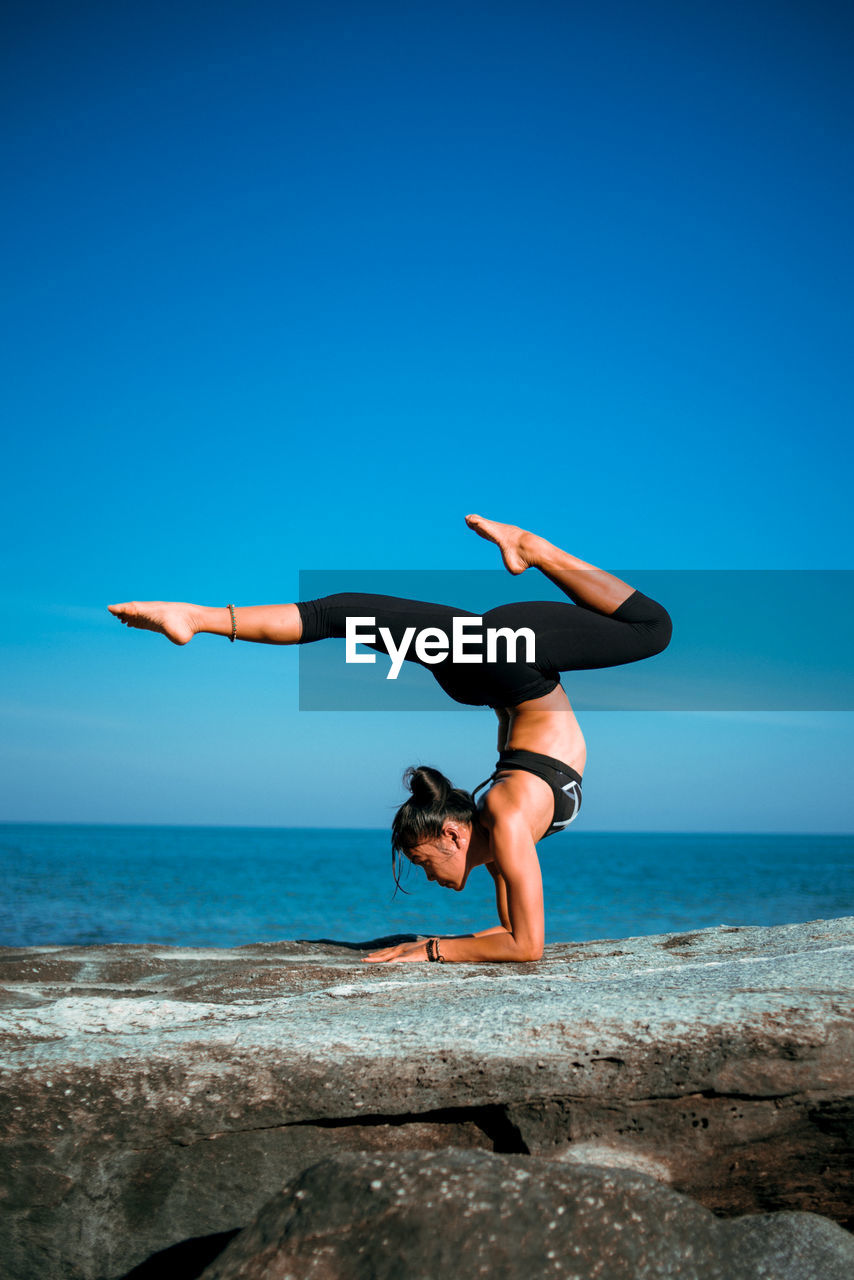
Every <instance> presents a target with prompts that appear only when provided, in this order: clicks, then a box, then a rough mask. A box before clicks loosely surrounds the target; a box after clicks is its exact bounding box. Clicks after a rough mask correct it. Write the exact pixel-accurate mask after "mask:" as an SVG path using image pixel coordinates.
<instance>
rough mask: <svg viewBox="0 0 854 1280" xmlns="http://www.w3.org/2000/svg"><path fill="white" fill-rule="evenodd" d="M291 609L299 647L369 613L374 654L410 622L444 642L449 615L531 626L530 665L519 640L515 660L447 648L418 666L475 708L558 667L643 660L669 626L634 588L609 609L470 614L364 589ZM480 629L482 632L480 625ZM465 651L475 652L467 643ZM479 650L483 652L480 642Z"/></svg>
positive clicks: (499, 700)
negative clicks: (463, 659)
mask: <svg viewBox="0 0 854 1280" xmlns="http://www.w3.org/2000/svg"><path fill="white" fill-rule="evenodd" d="M297 608H298V609H299V612H300V618H301V619H302V636H301V638H300V644H310V643H312V642H313V641H315V640H325V639H327V638H329V637H332V636H337V637H341V636H343V635H344V634H345V622H346V619H347V618H348V617H371V618H373V619H374V620H375V626H374V631H375V634H376V636H377V642H376V644H371V645H369V646H368V647H369V648H371V649H376V650H378V651H379V652H380V653H387V652H388V650H387V648H386V646H385V645H384V644H383V643H382V640H381V638H380V635H379V628H380V627H385V628H386V629H387V630H388V632H389V633H390V635H391V636H392V638H393V641H394V644H395V646H398V645H399V644H400V643H401V639H402V637H403V633H404V631H405V630H406V628H407V627H415V629H416V632H418V631H421V630H423V629H424V628H425V627H438V628H440V629H441V630H442V631H444V632H445V634H446V635H447V636H448V638H449V639H450V637H451V630H452V619H453V618H482V619H483V627H484V629H485V628H488V627H510V628H511V629H512V630H514V631H515V630H517V629H518V628H520V627H528V628H530V629H531V630H532V631H533V632H534V636H535V649H536V660H535V661H534V662H533V663H527V662H524V661H522V656H524V654H525V645H524V642H523V641H522V640H520V641H519V643H518V653H519V654H520V660H519V661H516V662H510V661H507V659H506V658H498V659H497V660H496V661H494V662H486V661H484V662H481V663H464V664H463V663H454V662H453V660H452V657H451V654H450V653H449V654H448V655H447V657H445V658H444V659H443V660H442V661H441V662H438V663H430V664H427V663H421V664H420V665H422V666H427V667H428V670H429V671H431V672H432V674H433V675H434V676H435V678H436V680H438V682H439V684H440V685H441V686H442V688H443V689H444V690H445V692H446V693H447V694H448V696H449V697H451V698H453V699H454V701H455V702H463V703H466V704H467V705H469V706H480V707H482V706H490V707H515V706H517V705H518V704H519V703H520V702H527V701H528V700H529V699H530V698H542V697H544V696H545V695H546V694H547V693H551V691H552V690H553V689H554V688H556V687H557V685H558V684H560V679H559V673H560V672H561V671H589V670H592V669H593V668H596V667H618V666H621V665H622V664H623V663H626V662H639V661H640V659H641V658H649V657H651V656H652V655H653V654H655V653H661V651H662V649H666V648H667V645H668V644H669V643H670V634H671V630H672V624H671V622H670V616H669V614H668V613H667V611H666V609H664V608H662V606H661V605H660V604H657V603H656V601H655V600H651V599H650V598H649V596H645V595H643V594H642V593H641V592H640V591H634V592H632V594H631V595H630V596H629V597H628V599H627V600H624V601H623V603H622V604H621V605H620V607H619V608H618V609H617V610H616V611H615V612H614V613H611V614H605V613H599V612H598V611H597V610H596V609H593V608H591V607H590V606H589V605H583V604H577V605H576V604H570V603H569V602H568V601H567V602H565V603H564V602H563V601H559V600H533V601H528V602H524V603H521V602H520V603H516V604H502V605H499V606H498V607H497V608H496V609H489V610H488V611H487V612H486V613H484V614H475V613H469V612H468V611H467V610H466V609H455V608H453V607H452V606H451V605H445V604H427V603H425V602H424V601H422V600H402V599H400V598H399V597H397V596H378V595H369V594H365V593H362V592H345V593H342V594H340V595H333V596H322V597H321V598H320V599H319V600H304V601H300V602H299V603H298V605H297ZM360 629H361V630H367V628H366V627H362V628H360ZM472 634H475V635H476V634H477V633H476V632H473V633H472ZM482 634H483V635H484V636H485V630H484V632H483V633H482ZM467 651H468V652H469V653H474V652H477V651H478V650H477V649H475V648H473V647H472V648H469V649H468V650H467ZM481 652H482V653H483V655H484V657H485V646H484V647H483V649H482V650H481ZM498 652H499V653H506V649H505V647H504V641H503V640H499V642H498ZM406 660H407V661H409V662H420V659H419V658H418V657H417V656H416V654H415V646H414V643H412V644H410V646H409V649H408V651H407V655H406Z"/></svg>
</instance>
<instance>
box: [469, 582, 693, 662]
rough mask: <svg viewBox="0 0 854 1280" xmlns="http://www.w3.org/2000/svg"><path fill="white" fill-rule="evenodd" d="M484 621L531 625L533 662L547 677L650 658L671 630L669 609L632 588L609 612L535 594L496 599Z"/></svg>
mask: <svg viewBox="0 0 854 1280" xmlns="http://www.w3.org/2000/svg"><path fill="white" fill-rule="evenodd" d="M483 621H484V625H486V626H489V627H509V628H510V629H511V630H513V631H516V630H518V629H519V628H520V627H529V628H530V629H531V630H532V631H533V632H534V648H535V655H536V656H535V659H534V662H533V663H532V664H531V665H532V666H534V667H535V668H536V670H537V671H540V672H542V674H543V675H546V676H548V677H553V676H554V675H555V674H556V673H557V672H559V671H592V670H594V669H596V668H598V667H618V666H622V665H623V663H626V662H639V661H640V660H641V659H642V658H651V657H652V656H653V655H654V654H656V653H661V651H662V650H663V649H666V648H667V645H668V644H669V643H670V635H671V631H672V624H671V621H670V616H669V614H668V613H667V610H666V609H664V608H663V607H662V606H661V605H660V604H658V602H657V601H656V600H651V599H650V598H649V596H645V595H644V594H643V593H642V592H640V591H633V592H632V594H631V595H630V596H629V598H628V599H627V600H625V601H624V602H623V604H621V605H620V606H619V607H618V608H617V609H616V610H615V611H614V612H613V613H612V614H604V613H598V612H596V610H594V609H588V608H584V607H581V608H579V606H577V605H573V604H563V603H561V601H560V600H535V601H531V602H526V603H523V602H519V603H513V604H504V605H499V607H498V608H497V609H490V610H489V612H488V613H485V614H484V615H483Z"/></svg>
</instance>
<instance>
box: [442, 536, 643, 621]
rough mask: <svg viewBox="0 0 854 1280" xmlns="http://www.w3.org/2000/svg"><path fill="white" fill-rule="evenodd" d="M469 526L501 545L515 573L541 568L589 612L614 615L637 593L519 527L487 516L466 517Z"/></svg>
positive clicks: (504, 558) (503, 555) (624, 583)
mask: <svg viewBox="0 0 854 1280" xmlns="http://www.w3.org/2000/svg"><path fill="white" fill-rule="evenodd" d="M466 524H467V525H468V526H469V528H470V529H473V530H474V532H475V533H477V534H479V535H480V537H481V538H486V539H487V541H488V542H494V543H495V544H496V545H497V546H498V548H499V550H500V551H501V556H502V559H503V560H504V563H505V565H506V566H507V568H508V569H509V571H510V572H511V573H514V574H518V573H524V571H525V570H526V569H539V571H540V573H542V574H543V575H544V577H546V578H548V579H549V581H550V582H553V583H554V584H555V586H558V587H560V589H561V591H563V592H564V593H565V594H566V595H568V596H569V598H570V600H573V601H574V602H575V603H576V604H580V605H581V606H582V607H583V608H585V609H595V610H596V611H597V612H598V613H605V614H612V613H614V611H615V610H616V609H618V608H619V607H620V605H621V604H623V603H624V601H626V600H627V599H628V598H629V596H630V595H631V594H632V591H633V590H634V588H633V587H630V586H629V584H628V583H627V582H622V581H621V580H620V579H619V578H615V577H614V575H613V574H612V573H607V572H606V571H605V570H604V569H597V568H596V566H595V565H592V564H587V562H586V561H585V560H579V559H578V557H577V556H571V555H570V554H569V552H568V551H562V550H561V549H560V547H556V546H555V545H554V544H553V543H551V542H547V541H546V539H545V538H541V537H540V536H539V535H538V534H536V533H529V532H528V530H527V529H520V528H519V527H518V525H515V524H501V523H500V522H499V521H498V520H485V519H484V517H483V516H466Z"/></svg>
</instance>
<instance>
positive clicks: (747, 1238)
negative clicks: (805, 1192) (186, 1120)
mask: <svg viewBox="0 0 854 1280" xmlns="http://www.w3.org/2000/svg"><path fill="white" fill-rule="evenodd" d="M852 1275H854V1236H851V1235H850V1234H849V1233H848V1232H847V1231H843V1229H842V1228H841V1227H838V1226H837V1225H836V1223H835V1222H830V1221H829V1220H828V1219H827V1218H820V1217H817V1216H815V1215H814V1214H809V1213H781V1214H767V1215H760V1216H758V1217H747V1218H736V1219H729V1220H722V1219H720V1218H716V1217H715V1216H714V1214H713V1213H710V1212H709V1210H708V1209H704V1208H702V1206H701V1205H699V1204H697V1203H696V1201H694V1200H691V1199H689V1198H688V1197H687V1196H683V1195H679V1194H678V1193H677V1192H674V1191H671V1190H670V1189H669V1188H667V1187H664V1186H662V1185H661V1184H660V1183H658V1182H655V1181H654V1180H653V1179H652V1178H648V1177H646V1176H645V1175H644V1174H639V1173H633V1172H630V1171H628V1170H626V1169H601V1168H596V1167H594V1166H592V1165H587V1166H585V1165H580V1164H579V1165H574V1166H567V1165H556V1164H555V1163H554V1162H553V1161H549V1160H545V1159H543V1158H542V1157H538V1156H506V1155H504V1156H502V1155H489V1154H488V1153H486V1152H483V1151H470V1152H463V1151H446V1152H431V1153H423V1152H409V1153H407V1154H404V1155H398V1156H396V1157H390V1158H387V1157H383V1156H357V1155H348V1156H338V1157H336V1158H333V1159H329V1160H324V1161H321V1163H319V1164H317V1165H314V1166H313V1167H312V1168H311V1169H309V1170H308V1171H307V1172H306V1173H304V1174H302V1175H301V1176H300V1177H299V1178H297V1179H295V1181H294V1182H293V1183H292V1184H291V1185H290V1186H289V1187H287V1188H285V1189H284V1190H283V1191H282V1192H280V1194H279V1195H278V1196H276V1197H274V1199H273V1200H272V1201H271V1202H270V1203H269V1204H267V1205H266V1206H265V1207H264V1209H262V1211H261V1213H260V1214H259V1215H258V1218H257V1219H256V1221H255V1222H254V1223H253V1224H252V1226H251V1227H248V1228H247V1229H246V1230H245V1231H244V1232H242V1233H241V1234H240V1235H239V1236H238V1237H237V1239H236V1240H234V1241H233V1242H232V1243H231V1244H230V1245H229V1246H228V1248H227V1249H226V1250H225V1252H224V1253H223V1254H221V1255H220V1257H219V1258H218V1259H217V1260H216V1262H215V1263H213V1265H212V1266H211V1267H209V1268H208V1269H207V1270H206V1271H205V1272H204V1273H203V1276H202V1280H345V1277H346V1280H432V1277H436V1276H490V1277H494V1278H495V1280H531V1277H537V1280H539V1278H540V1277H543V1278H545V1277H565V1278H566V1280H569V1278H570V1277H572V1278H573V1280H597V1278H598V1280H662V1277H667V1276H673V1277H678V1278H679V1280H771V1278H772V1277H773V1280H851V1276H852Z"/></svg>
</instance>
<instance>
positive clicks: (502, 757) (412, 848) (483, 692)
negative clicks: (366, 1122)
mask: <svg viewBox="0 0 854 1280" xmlns="http://www.w3.org/2000/svg"><path fill="white" fill-rule="evenodd" d="M466 523H467V524H468V526H469V528H471V529H473V530H474V532H475V533H477V534H479V535H480V536H481V537H482V538H486V539H488V540H489V541H490V542H494V543H496V544H497V546H498V548H499V550H500V551H501V555H502V558H503V560H504V564H505V566H506V568H507V569H508V570H509V572H510V573H513V574H519V573H524V572H525V570H526V569H529V568H536V569H539V570H540V572H541V573H542V574H544V575H545V577H547V578H548V579H549V580H550V581H551V582H554V583H555V584H556V585H557V586H559V587H560V588H561V590H562V591H563V592H564V593H565V594H566V595H567V596H568V597H569V598H570V599H571V600H572V601H574V604H563V603H561V602H559V601H536V602H531V603H525V604H521V603H520V604H510V605H501V606H500V607H499V608H497V609H491V610H489V611H488V612H487V613H485V614H483V623H484V624H485V625H486V626H487V627H494V628H502V627H504V628H509V629H510V630H517V629H519V628H522V627H526V628H528V629H529V630H531V631H532V632H533V633H534V640H535V645H534V649H535V652H534V661H533V662H529V661H522V660H521V658H520V660H518V661H516V660H515V657H514V656H513V655H512V654H511V652H510V651H509V649H508V650H507V651H506V652H505V654H504V656H503V657H498V656H497V655H496V656H494V660H492V661H486V662H481V663H471V662H468V663H460V662H456V663H455V662H454V661H453V655H452V654H451V653H450V652H449V653H448V654H446V655H445V656H444V657H440V658H439V659H437V658H436V657H435V656H433V657H432V658H425V659H424V660H423V665H429V669H430V671H431V672H432V674H433V675H434V676H435V678H436V679H437V680H438V682H439V684H440V685H441V686H442V688H443V689H444V690H445V691H446V692H447V693H448V694H449V696H450V697H452V698H453V699H454V700H455V701H457V702H463V703H467V704H470V705H471V704H474V705H476V706H490V707H492V709H493V710H494V711H495V713H496V715H497V716H498V750H499V759H498V765H497V768H496V770H495V772H494V773H493V774H492V775H491V777H490V778H488V779H487V780H486V782H484V783H481V784H480V786H479V787H476V788H475V794H476V793H477V792H478V791H480V790H481V788H483V787H485V788H486V790H485V791H484V794H483V795H482V796H481V797H480V799H479V800H477V801H475V799H474V795H473V794H470V793H469V792H467V791H463V790H461V789H460V788H457V787H453V786H452V785H451V783H450V782H449V781H448V779H447V778H445V777H444V776H443V775H442V774H441V773H439V772H438V770H435V769H429V768H417V769H409V770H407V773H406V775H405V778H406V780H407V781H408V783H409V787H410V790H411V793H412V794H411V796H410V798H409V800H407V801H406V802H405V803H404V804H403V805H401V807H400V809H399V810H398V812H397V814H396V815H395V819H394V822H393V825H392V864H393V866H394V858H395V854H397V855H398V856H400V855H405V856H406V857H407V858H408V859H409V860H410V861H411V862H413V863H414V864H415V865H416V866H418V867H422V868H423V869H424V872H425V874H426V876H427V879H428V880H435V881H437V882H438V883H439V884H440V885H442V886H443V888H447V889H456V890H457V891H459V890H461V889H463V888H464V887H465V884H466V881H467V880H468V877H469V875H470V873H471V871H472V870H473V868H474V867H477V866H485V867H486V869H487V870H488V871H489V873H490V875H491V876H492V878H493V880H494V881H495V895H496V904H497V907H498V918H499V920H500V922H501V923H500V924H498V925H495V926H494V927H493V928H491V929H484V930H482V931H481V932H479V933H474V934H470V935H467V936H465V937H453V938H429V939H427V940H422V941H419V942H407V943H403V944H401V945H400V946H394V947H385V948H383V949H382V950H380V951H375V952H373V953H372V954H371V955H369V956H368V957H367V960H368V961H369V962H384V961H410V960H438V961H443V962H444V961H456V962H469V963H471V962H475V963H476V962H483V961H516V962H519V961H533V960H538V959H539V958H540V956H541V955H542V952H543V941H544V919H543V886H542V877H541V875H540V864H539V861H538V859H537V851H536V847H535V846H536V843H537V841H538V840H541V839H543V838H544V837H545V836H549V835H553V834H554V833H555V832H557V831H562V830H565V829H566V827H567V826H568V825H569V823H570V822H572V820H573V819H574V818H575V816H576V814H577V813H578V810H579V807H580V805H581V779H582V775H583V773H584V765H585V761H586V757H587V751H586V747H585V745H584V737H583V735H582V733H581V729H580V728H579V726H578V721H577V720H576V718H575V715H574V714H573V711H572V708H571V706H570V705H569V699H568V698H567V696H566V694H565V693H564V691H563V689H562V688H561V685H560V678H559V673H560V672H562V671H579V670H589V669H591V668H595V667H612V666H618V665H620V664H622V663H626V662H637V661H639V660H640V659H641V658H647V657H650V656H652V655H653V654H656V653H660V652H661V651H662V650H663V649H665V648H666V647H667V645H668V643H669V641H670V634H671V623H670V618H669V616H668V614H667V612H666V611H665V610H664V609H663V608H662V607H661V605H660V604H656V602H655V601H654V600H650V599H649V598H648V597H647V596H645V595H642V594H641V592H639V591H635V590H633V588H632V587H630V586H628V585H627V584H626V583H625V582H621V581H620V580H619V578H615V577H613V576H612V575H611V574H609V573H606V572H605V571H604V570H602V569H596V568H594V567H593V566H592V565H589V564H586V563H585V562H584V561H583V560H578V559H577V558H576V557H575V556H571V555H569V554H568V553H567V552H565V551H561V550H560V549H559V548H557V547H555V546H553V545H552V544H551V543H550V542H546V540H545V539H544V538H540V537H538V536H537V535H535V534H532V533H528V532H526V531H525V530H524V529H519V528H517V527H516V526H515V525H508V524H499V523H498V522H497V521H494V520H485V519H483V517H481V516H474V515H472V516H467V517H466ZM109 608H110V612H111V613H113V614H115V615H116V617H118V618H119V619H120V621H121V622H123V623H125V624H126V625H127V626H130V627H142V628H145V629H147V630H149V631H159V632H161V633H162V634H163V635H165V636H167V637H168V639H170V640H171V641H172V642H173V643H174V644H186V643H187V641H189V640H191V639H192V638H193V636H194V635H196V634H197V633H198V632H209V633H211V634H213V635H223V636H228V637H229V638H230V639H232V640H234V639H241V640H252V641H256V642H260V643H262V644H307V643H310V642H312V641H314V640H321V639H324V638H325V637H328V636H343V635H344V634H345V628H346V620H347V618H348V617H350V618H354V617H361V618H364V617H366V616H369V617H373V618H374V619H375V623H376V627H377V629H379V628H384V629H385V633H386V635H387V637H388V640H389V642H390V643H391V645H393V646H394V647H395V649H396V650H397V651H400V650H401V648H402V645H403V642H404V640H405V635H406V633H407V631H408V629H410V628H415V630H416V631H420V630H424V629H427V628H430V629H434V630H435V629H439V630H441V631H443V632H444V634H445V635H450V634H451V631H452V619H453V618H455V617H456V618H460V617H474V616H476V615H472V614H466V613H465V611H464V610H460V609H454V608H452V607H451V606H449V605H433V604H426V603H424V602H422V601H417V600H402V599H399V598H397V597H390V596H375V595H365V594H348V595H337V596H325V597H323V598H322V599H320V600H309V601H302V602H300V603H298V604H285V605H261V606H255V607H251V608H243V607H241V608H240V609H235V608H234V606H233V605H228V606H227V607H226V608H205V607H202V606H198V605H191V604H177V603H164V602H162V601H149V602H147V603H138V602H133V603H130V604H114V605H110V606H109ZM409 637H410V640H411V638H412V631H411V630H410V631H409ZM371 647H372V648H375V649H379V650H380V651H382V652H388V651H389V647H390V646H389V645H388V644H386V643H385V642H383V640H382V638H380V640H379V641H378V642H377V643H375V644H372V645H371ZM522 651H523V652H524V647H523V650H522ZM422 652H423V651H422ZM434 653H435V651H434ZM406 656H407V660H411V661H416V662H418V661H422V659H421V658H419V657H418V656H416V654H415V652H414V650H413V648H412V646H411V644H410V647H409V649H408V651H407V655H406ZM528 656H529V655H527V654H525V657H526V658H527V657H528Z"/></svg>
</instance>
